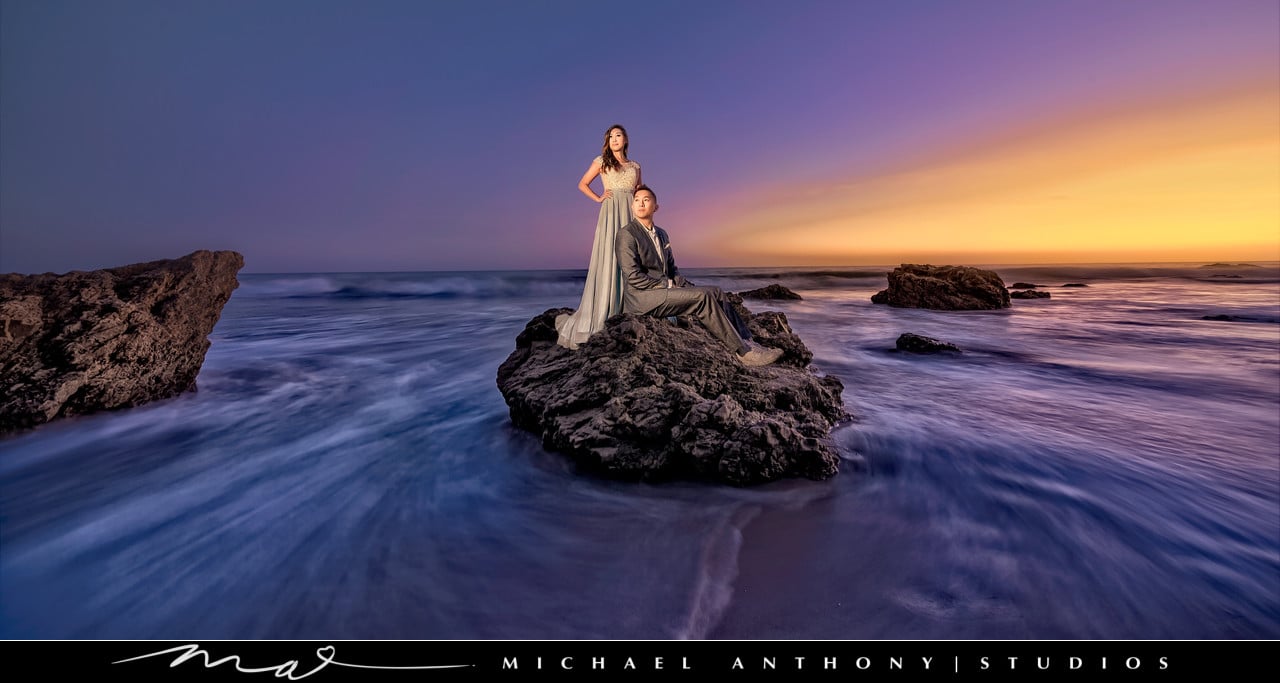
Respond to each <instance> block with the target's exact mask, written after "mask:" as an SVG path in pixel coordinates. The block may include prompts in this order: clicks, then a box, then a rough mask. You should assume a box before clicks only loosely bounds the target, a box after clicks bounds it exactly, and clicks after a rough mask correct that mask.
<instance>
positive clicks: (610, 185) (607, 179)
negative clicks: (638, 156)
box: [595, 157, 640, 192]
mask: <svg viewBox="0 0 1280 683" xmlns="http://www.w3.org/2000/svg"><path fill="white" fill-rule="evenodd" d="M595 160H596V161H602V160H603V159H602V157H596V158H595ZM639 170H640V164H637V163H636V162H634V161H628V162H627V163H626V165H625V166H623V167H622V168H621V169H620V170H617V171H610V172H608V173H604V172H602V173H601V174H600V181H601V182H603V183H604V189H606V190H613V191H614V192H631V191H632V190H635V189H636V176H637V175H639Z"/></svg>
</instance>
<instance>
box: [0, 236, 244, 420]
mask: <svg viewBox="0 0 1280 683" xmlns="http://www.w3.org/2000/svg"><path fill="white" fill-rule="evenodd" d="M242 267H244V257H242V256H241V255H240V254H237V253H236V252H234V251H218V252H210V251H197V252H195V253H193V254H190V255H187V256H184V257H182V258H180V259H174V260H165V261H153V262H151V263H138V264H134V265H131V266H123V267H120V268H110V269H106V270H95V271H90V272H81V271H75V272H71V273H67V274H65V275H54V274H52V273H46V274H44V275H18V274H16V273H11V274H8V275H0V333H2V334H0V386H3V387H4V388H5V393H4V396H3V397H2V398H0V432H7V431H12V430H16V429H23V428H27V427H33V426H36V425H38V424H41V423H44V422H48V421H50V420H53V419H55V418H59V417H65V416H69V415H83V414H86V413H92V412H97V411H100V410H112V409H116V408H125V407H129V406H136V405H139V404H142V403H146V402H148V401H155V400H158V399H162V398H169V397H172V396H176V395H178V394H180V393H182V392H184V391H190V390H193V389H195V386H196V375H198V374H199V373H200V366H201V365H202V364H203V363H204V354H205V351H207V350H208V349H209V339H208V337H209V333H210V332H211V331H212V330H213V326H214V325H215V324H216V323H217V322H218V317H219V316H220V315H221V313H222V307H223V305H224V304H226V303H227V300H228V299H230V298H231V292H232V291H233V290H235V288H236V287H238V286H239V284H240V283H239V282H238V281H237V280H236V273H237V272H239V270H240V269H241V268H242Z"/></svg>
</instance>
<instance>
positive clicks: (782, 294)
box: [738, 285, 801, 301]
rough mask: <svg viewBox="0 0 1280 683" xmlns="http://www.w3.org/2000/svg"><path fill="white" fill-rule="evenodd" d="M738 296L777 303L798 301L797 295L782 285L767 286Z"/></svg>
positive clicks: (740, 293)
mask: <svg viewBox="0 0 1280 683" xmlns="http://www.w3.org/2000/svg"><path fill="white" fill-rule="evenodd" d="M738 296H741V297H742V298H744V299H773V300H778V301H787V300H790V301H800V300H801V297H800V295H799V294H796V293H795V292H793V291H791V290H789V289H787V288H786V287H783V286H782V285H769V286H768V287H761V288H760V289H751V290H747V291H745V292H739V293H738Z"/></svg>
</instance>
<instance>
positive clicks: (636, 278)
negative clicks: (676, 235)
mask: <svg viewBox="0 0 1280 683" xmlns="http://www.w3.org/2000/svg"><path fill="white" fill-rule="evenodd" d="M657 211H658V195H657V194H656V193H654V191H653V190H651V189H649V187H648V186H646V185H641V186H640V187H637V188H636V191H635V199H634V200H633V201H632V203H631V213H632V215H633V216H635V218H634V219H632V221H631V222H630V223H627V224H626V225H625V226H623V227H622V229H621V230H619V231H618V237H617V242H616V243H615V248H616V251H617V256H618V267H619V268H621V269H622V282H623V293H622V312H623V313H639V314H647V315H652V316H656V317H659V318H665V317H667V316H671V315H692V316H695V317H696V318H697V319H698V320H699V321H700V322H701V323H702V324H703V325H705V326H706V328H707V330H708V331H709V332H711V334H712V335H714V336H715V337H716V338H717V339H719V340H720V341H722V342H724V344H725V346H728V347H729V349H730V350H732V351H733V352H735V353H737V354H738V358H740V359H741V360H742V363H743V364H744V365H751V366H760V365H768V364H770V363H772V362H774V361H776V360H778V358H780V357H781V356H782V350H781V349H768V348H760V347H757V346H754V345H753V344H751V341H750V339H751V333H750V332H749V331H748V330H747V325H746V323H745V322H744V321H743V320H742V318H740V317H739V316H738V314H737V313H736V312H735V311H734V310H733V308H732V307H731V306H729V304H728V302H727V301H725V300H724V293H723V292H721V291H720V288H719V287H695V286H693V284H692V283H690V282H689V281H688V280H686V279H685V278H684V276H683V275H681V274H680V269H679V268H677V267H676V260H675V256H674V254H672V252H671V242H670V240H668V239H667V231H665V230H663V229H662V228H659V227H657V226H656V225H654V224H653V214H654V213H656V212H657Z"/></svg>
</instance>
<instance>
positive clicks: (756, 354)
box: [738, 344, 782, 368]
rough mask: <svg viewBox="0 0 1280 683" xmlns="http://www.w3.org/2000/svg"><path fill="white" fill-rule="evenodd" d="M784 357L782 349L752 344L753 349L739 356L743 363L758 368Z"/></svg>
mask: <svg viewBox="0 0 1280 683" xmlns="http://www.w3.org/2000/svg"><path fill="white" fill-rule="evenodd" d="M781 357H782V349H771V348H766V347H760V346H756V345H755V344H752V345H751V350H750V351H747V352H746V353H744V354H742V355H741V356H738V358H741V359H742V364H743V365H746V366H748V367H753V368H758V367H762V366H765V365H769V364H771V363H773V362H774V361H776V360H778V359H779V358H781Z"/></svg>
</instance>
